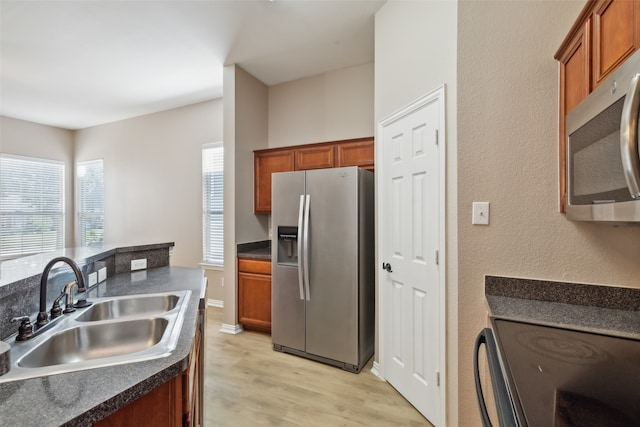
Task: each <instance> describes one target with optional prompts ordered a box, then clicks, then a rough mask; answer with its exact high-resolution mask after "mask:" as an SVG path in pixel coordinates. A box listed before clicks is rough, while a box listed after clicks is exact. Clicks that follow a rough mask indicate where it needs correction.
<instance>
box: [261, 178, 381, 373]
mask: <svg viewBox="0 0 640 427" xmlns="http://www.w3.org/2000/svg"><path fill="white" fill-rule="evenodd" d="M373 199H374V196H373V173H372V172H370V171H367V170H364V169H360V168H358V167H346V168H334V169H315V170H308V171H297V172H281V173H274V174H273V175H272V198H271V223H272V242H271V251H272V253H271V257H272V258H271V259H272V277H271V283H272V285H271V286H272V298H271V301H272V303H271V304H272V307H271V338H272V342H273V349H274V350H276V351H282V352H286V353H292V354H295V355H298V356H303V357H307V358H310V359H314V360H317V361H320V362H324V363H328V364H331V365H335V366H339V367H341V368H342V369H345V370H348V371H352V372H359V371H360V370H361V369H362V367H363V366H364V364H365V363H366V362H367V361H368V360H369V358H370V357H371V355H372V354H373V347H374V305H375V301H374V294H375V289H374V262H375V260H374V200H373Z"/></svg>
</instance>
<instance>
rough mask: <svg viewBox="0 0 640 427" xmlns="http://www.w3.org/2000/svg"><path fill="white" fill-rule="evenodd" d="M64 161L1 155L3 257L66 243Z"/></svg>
mask: <svg viewBox="0 0 640 427" xmlns="http://www.w3.org/2000/svg"><path fill="white" fill-rule="evenodd" d="M64 215H65V212H64V162H60V161H55V160H46V159H37V158H33V157H20V156H13V155H8V154H2V155H0V257H2V258H10V257H16V256H20V255H28V254H33V253H39V252H47V251H53V250H55V249H60V248H62V247H63V246H64Z"/></svg>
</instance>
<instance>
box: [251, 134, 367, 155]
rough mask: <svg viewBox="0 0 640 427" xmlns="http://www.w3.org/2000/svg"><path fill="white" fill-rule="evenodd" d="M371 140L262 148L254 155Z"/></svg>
mask: <svg viewBox="0 0 640 427" xmlns="http://www.w3.org/2000/svg"><path fill="white" fill-rule="evenodd" d="M371 139H373V136H367V137H365V138H352V139H338V140H335V141H323V142H314V143H311V144H300V145H287V146H286V147H285V146H283V147H273V148H264V149H262V150H255V151H254V153H268V152H270V151H280V150H296V149H299V148H309V147H320V146H322V145H335V144H342V143H349V142H361V141H368V140H371Z"/></svg>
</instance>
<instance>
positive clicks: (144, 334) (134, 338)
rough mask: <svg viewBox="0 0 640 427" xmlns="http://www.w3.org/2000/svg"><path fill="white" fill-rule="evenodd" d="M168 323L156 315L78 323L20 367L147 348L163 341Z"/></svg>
mask: <svg viewBox="0 0 640 427" xmlns="http://www.w3.org/2000/svg"><path fill="white" fill-rule="evenodd" d="M168 324H169V321H168V320H167V319H163V318H152V319H137V320H129V321H126V322H111V323H101V324H89V325H82V326H75V327H73V328H69V329H65V330H63V331H61V332H58V333H56V334H54V335H51V336H50V337H49V338H48V339H47V340H45V341H44V342H43V343H41V344H40V345H38V346H37V347H35V348H34V349H33V350H31V351H29V352H28V353H27V354H26V355H25V356H24V357H23V358H22V359H20V361H18V366H20V367H22V368H41V367H44V366H51V365H62V364H65V363H77V362H83V361H88V360H96V359H104V358H108V357H114V356H122V355H124V354H131V353H135V352H138V351H142V350H146V349H148V348H150V347H153V346H154V345H156V344H157V343H158V342H160V340H161V339H162V335H163V334H164V331H165V330H166V329H167V325H168Z"/></svg>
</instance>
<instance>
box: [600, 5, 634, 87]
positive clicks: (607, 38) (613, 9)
mask: <svg viewBox="0 0 640 427" xmlns="http://www.w3.org/2000/svg"><path fill="white" fill-rule="evenodd" d="M638 3H639V2H638V1H630V0H600V1H599V2H598V4H597V5H596V7H595V9H594V12H593V84H594V87H596V86H598V85H599V84H600V83H601V82H602V80H604V79H605V78H606V77H607V76H608V75H609V74H610V73H611V72H612V71H614V70H615V69H616V68H617V67H618V66H619V65H620V64H621V63H622V62H624V60H625V59H627V58H628V57H629V56H631V54H632V53H633V52H635V50H636V49H637V48H638V42H639V41H638V38H637V33H638V28H636V25H637V20H638V18H637V12H636V8H638V7H639V6H640V5H639V4H638Z"/></svg>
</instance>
